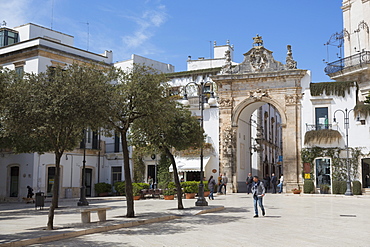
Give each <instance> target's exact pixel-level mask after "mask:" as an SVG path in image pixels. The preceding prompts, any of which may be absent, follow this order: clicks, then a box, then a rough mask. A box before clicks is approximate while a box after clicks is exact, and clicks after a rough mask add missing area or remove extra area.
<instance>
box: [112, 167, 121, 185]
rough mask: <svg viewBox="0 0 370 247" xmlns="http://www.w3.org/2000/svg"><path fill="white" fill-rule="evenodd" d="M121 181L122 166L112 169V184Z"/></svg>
mask: <svg viewBox="0 0 370 247" xmlns="http://www.w3.org/2000/svg"><path fill="white" fill-rule="evenodd" d="M119 181H122V166H113V167H112V184H113V185H114V183H115V182H119Z"/></svg>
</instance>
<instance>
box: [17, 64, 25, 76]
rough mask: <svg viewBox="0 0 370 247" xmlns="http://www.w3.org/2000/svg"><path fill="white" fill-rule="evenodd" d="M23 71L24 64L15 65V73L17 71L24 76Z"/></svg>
mask: <svg viewBox="0 0 370 247" xmlns="http://www.w3.org/2000/svg"><path fill="white" fill-rule="evenodd" d="M23 72H24V67H23V66H18V67H15V73H17V75H19V76H23Z"/></svg>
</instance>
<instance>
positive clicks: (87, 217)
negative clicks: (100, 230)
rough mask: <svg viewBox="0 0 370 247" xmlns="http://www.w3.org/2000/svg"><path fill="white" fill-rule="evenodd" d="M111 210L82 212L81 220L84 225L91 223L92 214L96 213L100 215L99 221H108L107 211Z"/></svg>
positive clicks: (90, 209) (94, 209)
mask: <svg viewBox="0 0 370 247" xmlns="http://www.w3.org/2000/svg"><path fill="white" fill-rule="evenodd" d="M108 209H111V208H87V209H83V210H81V211H80V212H81V220H82V223H90V222H91V212H94V211H96V212H97V213H98V218H99V221H100V222H102V221H106V220H107V210H108Z"/></svg>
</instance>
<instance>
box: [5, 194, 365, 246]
mask: <svg viewBox="0 0 370 247" xmlns="http://www.w3.org/2000/svg"><path fill="white" fill-rule="evenodd" d="M184 202H185V206H186V207H188V208H192V209H188V210H184V211H182V213H180V215H181V217H180V218H179V219H174V220H169V221H165V222H160V223H152V224H146V225H141V226H136V227H130V228H122V229H119V230H113V231H107V232H103V233H96V234H89V235H84V236H80V237H76V238H70V239H64V240H58V241H54V242H49V243H43V244H34V245H31V246H370V229H369V223H370V197H369V196H353V197H345V196H332V195H325V196H322V195H293V194H274V195H273V194H267V196H266V197H265V199H264V205H265V208H266V216H265V217H261V216H260V217H259V218H253V214H254V213H253V203H252V198H251V195H247V194H228V195H226V196H222V195H220V196H217V197H216V198H215V200H214V201H210V202H209V204H210V206H221V205H222V206H225V209H224V210H222V211H217V212H213V213H206V214H201V215H194V214H192V213H191V212H195V211H194V202H195V200H184ZM61 203H62V204H63V205H65V207H66V208H68V206H67V205H68V204H71V207H74V205H75V204H74V203H75V202H74V201H73V202H72V201H70V202H66V201H65V202H61ZM125 203H126V202H125V201H122V200H120V201H114V200H112V201H103V202H102V201H99V203H96V204H99V205H113V209H112V211H111V212H110V213H108V215H107V218H108V220H110V221H111V222H112V221H114V219H113V220H112V218H115V217H116V216H114V215H115V214H118V211H117V212H116V211H115V210H120V214H121V215H122V213H123V211H124V210H122V207H123V206H124V205H125ZM72 204H73V205H72ZM2 205H3V204H2ZM176 205H177V204H176V201H164V200H158V199H148V200H140V201H136V202H135V206H136V212H137V215H138V217H137V218H136V219H137V220H139V219H140V218H141V217H142V215H145V214H148V215H149V214H150V215H151V216H155V217H160V216H163V215H170V214H179V213H178V212H177V211H178V210H176V209H174V208H175V207H176ZM0 206H1V205H0ZM114 206H117V207H118V208H119V209H114ZM196 208H198V207H196ZM0 209H1V207H0ZM13 211H15V210H13ZM1 212H4V211H1ZM115 212H116V213H115ZM66 216H67V215H66ZM9 217H10V215H9ZM3 219H4V218H3ZM61 219H62V217H61V215H60V216H57V217H56V222H57V224H58V222H59V224H60V223H63V222H62V220H61ZM72 219H75V220H76V222H77V221H79V218H78V215H75V217H72V216H71V212H69V213H68V217H63V220H72ZM15 221H19V222H21V219H16V220H14V219H13V220H12V222H13V224H15ZM7 223H10V222H8V221H7V220H6V218H5V219H4V220H1V221H0V226H1V229H5V232H6V231H7V230H6V229H8V228H9V227H10V228H11V226H10V225H8V226H7V225H6V224H7ZM44 223H46V218H45V216H43V218H40V219H38V220H35V222H34V224H41V225H42V224H44ZM7 227H8V228H7ZM13 231H14V234H15V235H17V234H18V235H17V236H21V234H22V233H21V232H18V233H16V230H15V229H13ZM18 231H20V230H18ZM44 232H47V231H44ZM2 236H4V235H2ZM0 237H1V236H0ZM0 246H1V245H0Z"/></svg>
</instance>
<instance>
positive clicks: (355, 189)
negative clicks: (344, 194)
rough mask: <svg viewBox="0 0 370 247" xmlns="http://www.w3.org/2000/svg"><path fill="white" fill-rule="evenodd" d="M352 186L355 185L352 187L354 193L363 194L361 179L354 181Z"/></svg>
mask: <svg viewBox="0 0 370 247" xmlns="http://www.w3.org/2000/svg"><path fill="white" fill-rule="evenodd" d="M352 186H353V188H352V189H353V194H354V195H361V194H362V191H361V182H360V181H353V182H352Z"/></svg>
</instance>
